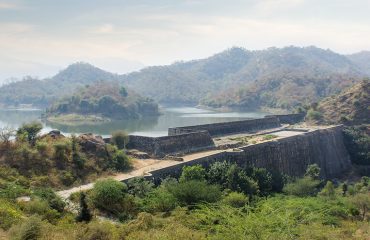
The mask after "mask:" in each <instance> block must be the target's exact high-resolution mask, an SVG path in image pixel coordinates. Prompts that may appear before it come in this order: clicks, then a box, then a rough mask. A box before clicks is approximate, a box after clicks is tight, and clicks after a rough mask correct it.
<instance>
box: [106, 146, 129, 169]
mask: <svg viewBox="0 0 370 240" xmlns="http://www.w3.org/2000/svg"><path fill="white" fill-rule="evenodd" d="M109 165H110V166H109V167H110V168H112V169H115V170H117V171H124V170H127V169H129V168H130V167H131V161H130V159H129V157H128V156H127V155H126V153H125V152H124V151H122V150H117V151H116V152H115V153H114V154H113V156H112V157H111V161H110V164H109Z"/></svg>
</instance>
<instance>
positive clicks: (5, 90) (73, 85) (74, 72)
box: [0, 62, 119, 107]
mask: <svg viewBox="0 0 370 240" xmlns="http://www.w3.org/2000/svg"><path fill="white" fill-rule="evenodd" d="M118 79H119V76H118V75H116V74H112V73H109V72H106V71H104V70H101V69H99V68H97V67H94V66H92V65H90V64H88V63H83V62H78V63H75V64H72V65H70V66H68V67H67V68H66V69H64V70H62V71H60V72H59V73H58V74H56V75H55V76H54V77H52V78H47V79H42V80H39V79H33V78H26V79H24V80H22V81H17V82H14V83H10V84H7V85H4V86H1V87H0V103H2V104H4V105H7V106H17V105H18V104H31V103H32V104H34V105H35V106H38V107H46V106H49V105H50V104H51V103H52V102H54V101H55V100H57V99H59V98H60V97H62V96H64V95H68V94H71V93H73V92H75V91H77V90H78V89H79V88H80V87H83V86H85V85H89V84H94V83H97V82H98V81H102V80H103V81H116V80H118Z"/></svg>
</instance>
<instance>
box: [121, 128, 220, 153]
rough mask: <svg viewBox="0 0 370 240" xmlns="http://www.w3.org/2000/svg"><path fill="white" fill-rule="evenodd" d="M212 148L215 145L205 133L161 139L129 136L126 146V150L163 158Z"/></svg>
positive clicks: (191, 133) (185, 134)
mask: <svg viewBox="0 0 370 240" xmlns="http://www.w3.org/2000/svg"><path fill="white" fill-rule="evenodd" d="M214 147H215V144H214V142H213V140H212V138H211V136H210V135H209V133H208V132H207V131H198V132H190V133H184V134H181V135H174V136H163V137H144V136H135V135H130V136H129V143H128V145H127V148H131V149H137V150H140V151H143V152H146V153H148V154H149V155H152V156H156V157H164V156H166V155H168V154H186V153H191V152H196V151H202V150H207V149H211V148H214Z"/></svg>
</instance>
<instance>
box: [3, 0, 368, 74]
mask: <svg viewBox="0 0 370 240" xmlns="http://www.w3.org/2000/svg"><path fill="white" fill-rule="evenodd" d="M369 12H370V2H369V1H367V0H357V1H356V0H354V1H347V0H326V1H319V0H310V1H308V0H265V1H261V0H244V1H242V0H235V1H226V0H183V1H173V0H157V1H150V0H145V1H133V0H132V1H131V0H128V1H118V0H105V1H98V0H90V1H82V0H79V1H76V0H64V1H47V0H32V1H26V0H23V1H22V0H12V1H10V0H9V1H3V0H0V81H3V80H5V79H7V78H9V77H18V78H19V77H22V76H25V75H32V76H38V77H47V76H51V75H53V74H55V73H56V72H58V70H60V69H62V68H64V67H66V65H68V64H70V63H73V62H76V61H84V62H89V63H91V64H94V65H96V66H98V67H100V68H103V69H106V70H108V71H112V72H116V73H124V72H129V71H133V70H138V69H140V68H142V67H143V66H149V65H162V64H169V63H171V62H174V61H176V60H190V59H196V58H202V57H207V56H209V55H212V54H213V53H216V52H219V51H222V50H224V49H226V48H229V47H232V46H241V47H245V48H247V49H263V48H267V47H271V46H276V47H282V46H287V45H295V46H308V45H316V46H318V47H321V48H330V49H332V50H333V51H336V52H339V53H343V54H347V53H353V52H357V51H361V50H367V49H370V42H369V41H368V39H370V24H369V23H370V15H369V14H368V13H369Z"/></svg>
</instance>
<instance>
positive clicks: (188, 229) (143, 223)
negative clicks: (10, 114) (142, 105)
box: [0, 162, 370, 240]
mask: <svg viewBox="0 0 370 240" xmlns="http://www.w3.org/2000/svg"><path fill="white" fill-rule="evenodd" d="M319 171H320V169H319V168H318V167H317V166H315V165H312V166H309V168H308V169H307V173H306V175H305V176H304V177H303V178H297V179H294V178H289V177H287V176H282V175H281V174H278V173H271V172H269V171H267V170H265V169H260V168H248V169H242V168H240V167H237V166H236V165H232V164H229V163H227V162H219V163H215V164H214V165H211V166H210V168H209V169H204V168H202V167H201V166H199V165H195V166H191V167H184V169H183V172H182V174H181V176H180V177H179V179H173V178H169V179H165V180H163V181H162V183H161V184H160V185H159V186H155V185H154V184H153V183H151V182H149V181H147V180H145V179H144V178H134V179H132V180H130V181H129V182H128V183H127V184H124V183H121V182H117V181H115V180H112V179H106V180H101V181H98V182H97V183H96V184H95V186H94V188H93V189H92V190H90V191H88V192H87V193H79V194H75V195H73V196H72V201H73V202H75V204H79V205H80V209H79V211H78V213H77V214H72V213H70V212H68V211H66V210H64V208H65V206H64V204H63V202H62V201H61V199H60V198H59V197H57V196H56V195H55V194H53V192H52V191H50V190H48V189H37V190H35V191H33V192H32V193H30V196H31V200H30V201H26V202H25V201H16V200H15V196H6V197H4V195H1V199H0V201H2V204H1V205H0V213H1V214H0V220H1V221H0V222H1V225H0V227H1V228H2V229H3V235H4V236H7V237H10V238H12V239H89V240H92V239H256V240H257V239H258V240H259V239H366V238H368V237H369V236H370V228H369V226H370V225H369V218H370V216H369V208H370V186H369V184H370V179H369V178H367V177H363V178H362V179H361V181H359V182H357V183H355V184H349V183H341V184H340V183H335V184H334V183H333V182H330V181H328V182H326V183H325V182H322V181H321V180H319V179H318V178H317V176H318V173H319ZM4 176H6V174H2V179H3V178H4ZM289 179H290V180H289ZM277 182H278V183H280V184H279V186H276V185H275V183H277ZM2 192H3V191H2ZM97 216H99V218H100V220H98V219H97ZM102 216H106V217H107V216H110V217H113V219H115V222H112V220H113V219H112V220H109V219H106V218H105V220H104V218H102ZM117 220H119V221H120V223H119V222H117ZM0 234H1V232H0Z"/></svg>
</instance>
